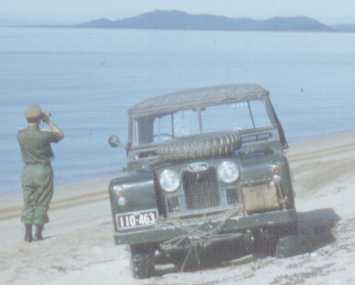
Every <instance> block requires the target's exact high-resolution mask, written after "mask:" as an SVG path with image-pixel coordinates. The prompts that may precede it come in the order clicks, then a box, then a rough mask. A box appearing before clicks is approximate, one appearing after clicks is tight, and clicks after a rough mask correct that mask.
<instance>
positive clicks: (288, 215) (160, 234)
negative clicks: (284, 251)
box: [114, 210, 297, 245]
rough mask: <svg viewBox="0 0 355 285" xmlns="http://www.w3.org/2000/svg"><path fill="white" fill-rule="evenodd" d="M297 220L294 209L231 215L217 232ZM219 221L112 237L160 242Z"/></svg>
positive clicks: (123, 241)
mask: <svg viewBox="0 0 355 285" xmlns="http://www.w3.org/2000/svg"><path fill="white" fill-rule="evenodd" d="M296 222H297V213H296V211H295V210H278V211H271V212H265V213H260V214H253V215H249V216H244V217H241V216H237V215H236V216H232V217H230V218H229V219H228V220H226V221H225V222H224V223H223V226H222V227H221V228H220V229H219V231H218V234H220V235H221V237H222V236H223V235H224V234H231V233H235V234H238V233H242V232H243V231H246V230H253V229H257V228H273V227H281V226H286V225H291V224H295V223H296ZM218 224H219V222H213V221H208V222H205V223H197V224H192V225H191V224H188V225H184V224H181V225H180V224H179V225H178V226H177V225H173V224H168V223H159V224H157V225H155V226H153V227H149V228H144V229H140V230H134V231H125V232H123V231H122V232H116V233H115V234H114V239H115V242H116V244H118V245H120V244H130V245H132V244H145V243H161V242H164V241H167V240H170V239H173V238H176V237H179V236H183V235H186V233H188V232H191V230H195V229H196V230H199V231H206V232H207V231H208V230H210V229H213V228H215V227H216V226H217V225H218Z"/></svg>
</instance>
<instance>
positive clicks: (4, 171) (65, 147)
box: [0, 28, 355, 195]
mask: <svg viewBox="0 0 355 285" xmlns="http://www.w3.org/2000/svg"><path fill="white" fill-rule="evenodd" d="M354 75H355V34H341V33H259V32H197V31H196V32H195V31H188V32H187V31H135V30H100V29H59V28H58V29H44V28H42V29H40V28H0V117H1V120H0V122H1V125H0V157H1V163H0V195H4V194H5V193H6V194H9V193H10V194H15V193H17V194H18V193H20V191H21V188H20V175H21V170H22V162H21V157H20V152H19V147H18V145H17V141H16V133H17V130H18V129H20V128H22V127H24V126H25V121H24V118H23V110H24V109H25V107H26V106H27V105H29V104H33V103H39V104H41V105H42V106H43V108H44V109H45V110H47V111H50V112H51V113H52V114H53V117H54V121H55V122H56V123H57V124H58V125H59V126H60V127H62V128H63V130H64V132H65V135H66V137H65V140H64V141H63V142H61V143H60V144H58V145H56V146H55V147H54V149H55V153H56V159H55V161H54V167H55V173H56V181H57V183H67V182H72V181H80V180H94V179H100V178H102V177H113V176H115V173H116V172H118V171H119V169H120V168H121V167H122V166H123V165H124V164H125V163H126V160H125V154H124V151H122V150H117V149H111V148H110V147H109V146H108V144H107V138H108V136H109V135H111V134H117V135H119V136H120V137H121V139H122V140H123V141H125V140H126V138H127V135H126V134H127V109H128V107H129V106H130V105H132V104H134V103H137V102H138V101H139V100H141V99H143V98H147V97H150V96H154V95H160V94H163V93H166V92H170V91H175V90H179V89H184V88H189V87H200V86H206V85H215V84H225V83H245V82H248V83H253V82H256V83H259V84H262V85H263V86H264V87H266V88H267V89H269V90H270V92H271V96H272V100H273V102H274V105H275V108H276V110H277V112H278V114H279V116H280V119H281V121H282V123H283V125H284V128H285V131H286V134H287V136H288V138H289V141H291V142H292V141H297V140H302V139H304V138H307V137H313V136H320V135H324V134H329V133H335V132H339V131H346V130H354V129H355V77H354ZM220 116H223V114H220Z"/></svg>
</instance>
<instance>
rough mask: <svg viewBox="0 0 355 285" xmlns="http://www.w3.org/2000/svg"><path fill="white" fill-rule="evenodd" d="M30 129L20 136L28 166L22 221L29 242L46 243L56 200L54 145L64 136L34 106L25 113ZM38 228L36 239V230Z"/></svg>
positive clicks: (23, 154) (48, 116)
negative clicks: (46, 229)
mask: <svg viewBox="0 0 355 285" xmlns="http://www.w3.org/2000/svg"><path fill="white" fill-rule="evenodd" d="M25 117H26V120H27V124H28V125H27V128H25V129H22V130H20V131H19V132H18V134H17V139H18V142H19V144H20V148H21V153H22V159H23V162H24V164H25V166H24V171H23V175H22V188H23V196H24V208H23V212H22V217H21V220H22V222H23V223H24V224H25V241H26V242H32V240H33V239H34V240H42V239H43V236H42V231H43V226H44V224H46V223H47V222H48V215H47V212H48V209H49V204H50V202H51V200H52V196H53V169H52V166H51V160H52V159H53V157H54V154H53V150H52V147H51V143H57V142H59V141H60V140H62V139H63V138H64V134H63V132H62V131H61V129H59V128H58V127H57V126H56V125H55V124H54V123H53V121H52V120H51V118H50V114H49V113H45V112H42V110H41V107H40V106H38V105H33V106H31V107H29V108H28V109H27V110H26V112H25ZM41 122H44V123H45V124H47V125H48V128H49V130H41V129H40V123H41ZM33 225H35V226H36V231H35V236H34V238H33V236H32V226H33Z"/></svg>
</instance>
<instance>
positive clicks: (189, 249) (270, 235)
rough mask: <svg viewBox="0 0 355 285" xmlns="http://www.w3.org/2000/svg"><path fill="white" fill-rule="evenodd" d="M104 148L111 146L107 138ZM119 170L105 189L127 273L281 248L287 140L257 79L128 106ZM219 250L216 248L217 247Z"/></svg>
mask: <svg viewBox="0 0 355 285" xmlns="http://www.w3.org/2000/svg"><path fill="white" fill-rule="evenodd" d="M109 143H110V144H111V146H113V147H118V146H120V145H121V143H120V140H119V138H118V137H116V136H112V137H110V139H109ZM125 148H126V151H127V157H128V164H127V167H126V168H125V169H124V170H123V171H122V173H121V175H120V176H119V177H117V178H115V179H113V180H112V181H111V183H110V186H109V193H110V202H111V208H112V217H113V225H114V239H115V242H116V244H118V245H122V244H128V245H129V246H130V250H131V264H132V271H133V275H134V276H135V277H136V278H148V277H150V276H152V274H153V273H154V268H155V265H156V264H157V263H160V262H170V263H173V264H175V266H176V267H177V268H179V269H181V270H183V269H185V268H188V267H191V266H192V267H193V266H194V265H196V264H197V265H200V264H204V263H208V262H210V261H211V260H212V261H215V260H216V256H217V255H218V253H221V252H224V253H223V258H226V259H227V258H235V256H243V255H245V254H247V253H248V252H259V253H261V252H262V253H263V254H267V255H274V256H288V255H291V251H292V249H290V248H288V247H289V246H288V245H289V244H291V243H292V242H290V241H292V238H293V237H295V236H296V235H297V214H296V211H295V202H294V191H293V187H292V182H291V175H290V169H289V165H288V160H287V158H286V156H285V152H284V150H285V149H286V148H287V141H286V138H285V134H284V131H283V128H282V126H281V124H280V121H279V119H278V117H277V115H276V113H275V109H274V107H273V105H272V103H271V101H270V97H269V92H268V91H267V90H265V89H264V88H262V87H260V86H259V85H254V84H240V85H223V86H214V87H208V88H197V89H190V90H185V91H181V92H177V93H172V94H168V95H164V96H158V97H154V98H149V99H147V100H145V101H143V102H141V103H138V104H137V105H135V106H133V107H132V108H131V109H129V133H128V143H127V145H126V146H125ZM226 248H227V250H224V251H223V249H226Z"/></svg>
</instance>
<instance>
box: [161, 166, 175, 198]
mask: <svg viewBox="0 0 355 285" xmlns="http://www.w3.org/2000/svg"><path fill="white" fill-rule="evenodd" d="M159 183H160V186H161V188H162V189H163V190H164V191H166V192H174V191H176V190H177V189H178V188H179V186H180V176H179V174H178V173H177V172H176V171H174V170H170V169H165V170H164V171H163V172H162V173H161V174H160V177H159Z"/></svg>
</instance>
